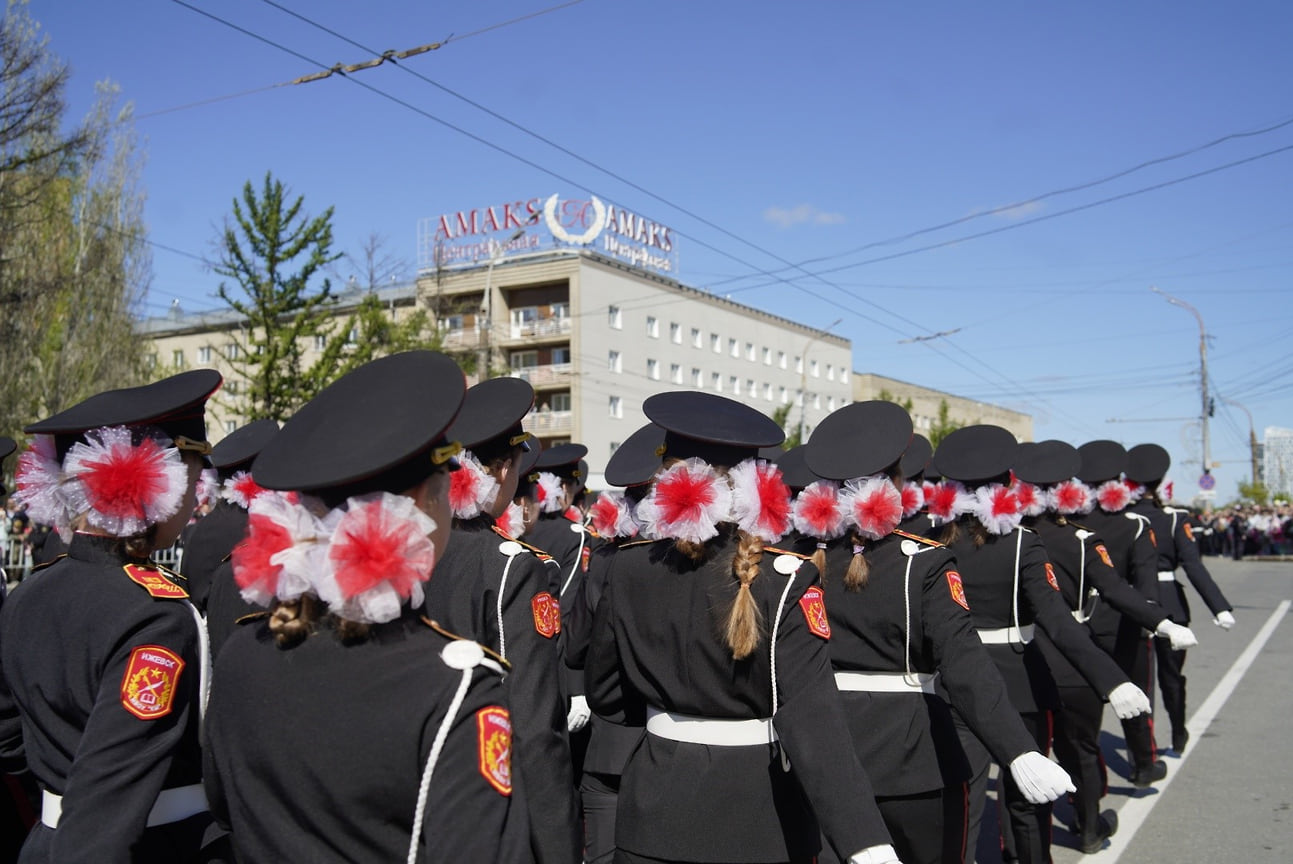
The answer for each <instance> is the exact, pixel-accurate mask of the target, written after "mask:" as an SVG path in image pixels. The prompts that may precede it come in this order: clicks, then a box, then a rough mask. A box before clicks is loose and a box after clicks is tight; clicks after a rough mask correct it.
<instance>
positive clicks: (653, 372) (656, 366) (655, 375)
mask: <svg viewBox="0 0 1293 864" xmlns="http://www.w3.org/2000/svg"><path fill="white" fill-rule="evenodd" d="M647 377H648V378H650V379H651V380H652V381H659V380H660V361H659V360H652V359H651V358H650V357H648V358H647Z"/></svg>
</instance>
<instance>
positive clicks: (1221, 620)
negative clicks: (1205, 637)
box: [1212, 612, 1235, 630]
mask: <svg viewBox="0 0 1293 864" xmlns="http://www.w3.org/2000/svg"><path fill="white" fill-rule="evenodd" d="M1212 623H1213V624H1216V625H1217V626H1218V627H1220V628H1221V629H1222V630H1229V629H1230V628H1231V627H1234V626H1235V616H1234V615H1233V614H1232V613H1230V612H1218V613H1217V617H1216V618H1213V619H1212Z"/></svg>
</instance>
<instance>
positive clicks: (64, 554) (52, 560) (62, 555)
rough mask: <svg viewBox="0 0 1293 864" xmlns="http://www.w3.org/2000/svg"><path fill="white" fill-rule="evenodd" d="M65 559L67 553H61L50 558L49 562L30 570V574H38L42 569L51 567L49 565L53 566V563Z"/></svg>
mask: <svg viewBox="0 0 1293 864" xmlns="http://www.w3.org/2000/svg"><path fill="white" fill-rule="evenodd" d="M66 557H67V553H66V552H63V553H61V554H59V555H55V556H54V557H53V558H51V559H50V560H48V561H46V562H45V563H44V564H37V565H36V566H35V567H33V568H31V572H32V573H38V572H40V571H41V570H44V569H45V568H46V567H48V566H49V565H51V564H55V563H57V562H58V561H59V560H61V559H63V558H66Z"/></svg>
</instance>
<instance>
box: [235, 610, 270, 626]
mask: <svg viewBox="0 0 1293 864" xmlns="http://www.w3.org/2000/svg"><path fill="white" fill-rule="evenodd" d="M268 617H269V610H268V609H262V610H260V611H259V612H248V613H247V614H246V615H239V616H238V617H237V618H235V619H233V623H235V624H239V625H242V624H250V623H251V622H253V621H259V620H261V619H262V618H268Z"/></svg>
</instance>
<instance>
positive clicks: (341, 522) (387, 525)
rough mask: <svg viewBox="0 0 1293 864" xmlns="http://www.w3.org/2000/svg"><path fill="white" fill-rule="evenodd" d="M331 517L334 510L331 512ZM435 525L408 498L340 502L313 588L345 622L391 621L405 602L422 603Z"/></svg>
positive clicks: (383, 495) (376, 495)
mask: <svg viewBox="0 0 1293 864" xmlns="http://www.w3.org/2000/svg"><path fill="white" fill-rule="evenodd" d="M334 512H336V511H334ZM435 528H436V524H435V520H434V519H432V518H431V517H430V516H428V515H426V514H425V513H423V512H422V511H421V510H419V509H418V507H417V505H416V504H415V503H414V502H413V499H411V498H409V497H407V496H405V495H394V494H391V493H390V492H372V493H369V494H367V495H360V496H357V497H354V498H350V499H348V500H347V501H346V506H345V510H344V512H342V513H341V516H340V518H339V519H338V520H337V523H336V528H335V529H334V530H333V532H332V542H331V543H330V544H329V545H328V554H327V559H326V566H325V567H323V568H322V570H321V571H320V572H319V573H317V574H316V576H315V579H314V589H315V592H316V593H317V594H318V595H319V599H320V600H322V601H323V602H325V603H327V604H328V606H329V608H330V609H331V610H332V612H333V613H334V614H336V615H339V616H340V617H342V618H345V619H346V620H348V621H358V622H360V623H364V624H381V623H384V622H386V621H393V620H395V619H396V618H398V617H399V615H400V608H401V607H402V606H403V605H404V604H405V603H406V602H408V603H410V604H411V605H413V606H419V605H421V603H422V599H423V592H422V583H424V582H426V581H427V580H428V579H430V578H431V571H432V569H434V567H435V562H436V549H435V544H434V543H432V542H431V532H432V531H434V530H435Z"/></svg>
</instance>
